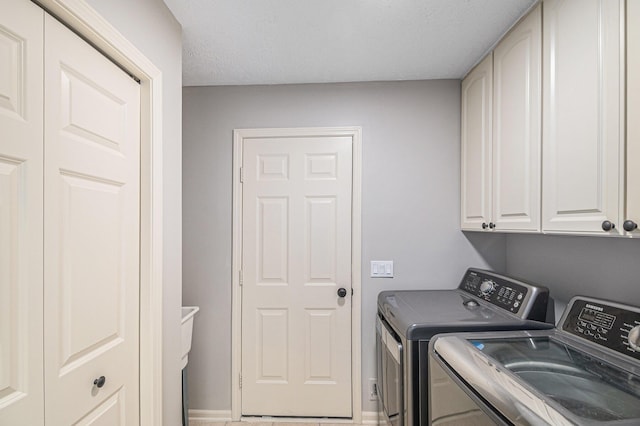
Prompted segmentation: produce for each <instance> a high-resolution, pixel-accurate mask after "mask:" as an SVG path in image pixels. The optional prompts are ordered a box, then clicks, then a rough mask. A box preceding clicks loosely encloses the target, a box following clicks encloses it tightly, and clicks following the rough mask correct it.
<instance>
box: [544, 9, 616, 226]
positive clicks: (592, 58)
mask: <svg viewBox="0 0 640 426" xmlns="http://www.w3.org/2000/svg"><path fill="white" fill-rule="evenodd" d="M621 5H622V2H620V1H618V0H546V1H545V2H544V8H543V9H544V12H543V13H544V19H543V22H544V28H543V40H544V45H543V63H544V64H545V67H544V71H543V81H544V88H543V93H544V95H543V188H542V193H543V194H544V199H543V230H545V231H561V232H581V233H584V232H594V233H604V232H605V231H603V229H602V223H603V221H606V220H609V221H611V222H616V221H617V220H618V214H619V189H620V168H619V160H620V153H621V151H620V150H621V136H622V132H621V124H622V123H621V119H622V116H621V100H622V98H621V89H622V82H621V78H620V73H621V59H622V57H621ZM612 232H614V233H615V232H616V230H614V231H612Z"/></svg>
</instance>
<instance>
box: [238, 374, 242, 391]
mask: <svg viewBox="0 0 640 426" xmlns="http://www.w3.org/2000/svg"><path fill="white" fill-rule="evenodd" d="M238 377H239V378H240V382H239V384H240V389H242V373H240V374H238Z"/></svg>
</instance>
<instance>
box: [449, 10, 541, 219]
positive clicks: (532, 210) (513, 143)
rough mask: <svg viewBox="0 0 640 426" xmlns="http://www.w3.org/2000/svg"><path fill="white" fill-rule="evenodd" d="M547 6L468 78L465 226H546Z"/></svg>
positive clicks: (464, 118) (464, 127)
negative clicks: (544, 13)
mask: <svg viewBox="0 0 640 426" xmlns="http://www.w3.org/2000/svg"><path fill="white" fill-rule="evenodd" d="M541 26H542V24H541V11H540V6H538V7H536V8H535V9H534V10H532V11H531V13H530V14H529V15H527V17H526V18H525V19H523V20H522V21H521V22H519V23H518V24H517V25H516V26H515V27H514V28H513V29H512V30H511V31H510V32H509V33H508V34H507V36H506V37H505V38H504V39H503V40H502V41H501V42H500V44H499V45H498V46H497V47H496V49H495V50H494V52H493V54H492V55H491V54H490V55H489V56H487V57H486V58H485V59H484V60H483V61H482V62H481V63H480V64H479V65H478V66H477V67H476V68H474V69H473V70H472V71H471V72H470V73H469V75H467V77H466V78H465V79H464V80H463V82H462V134H461V139H462V164H461V170H462V179H461V182H462V187H461V193H462V200H461V206H462V217H461V226H462V229H466V230H483V229H484V230H488V231H491V230H497V231H539V230H540V213H539V212H540V117H541V111H540V107H541V106H540V105H541V102H540V96H541V63H540V59H541Z"/></svg>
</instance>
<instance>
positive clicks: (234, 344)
mask: <svg viewBox="0 0 640 426" xmlns="http://www.w3.org/2000/svg"><path fill="white" fill-rule="evenodd" d="M323 136H327V137H330V136H331V137H336V136H348V137H351V141H352V153H353V158H352V174H353V176H352V179H353V180H352V189H351V203H352V206H351V208H352V210H351V278H352V289H353V295H352V298H351V404H352V422H353V423H358V424H359V423H362V384H361V383H362V379H361V376H362V372H361V365H362V363H361V362H360V360H361V340H362V335H361V334H362V333H361V311H362V305H361V303H362V297H361V281H362V271H361V263H362V259H361V258H362V231H361V229H362V219H361V204H362V202H361V193H362V129H361V128H360V127H305V128H268V129H235V130H234V131H233V202H232V204H233V213H232V222H233V223H232V227H233V231H232V233H233V236H232V254H231V271H232V272H231V275H232V277H231V288H232V290H231V294H232V297H231V299H232V301H231V418H232V419H233V420H234V421H239V420H240V419H241V417H242V390H241V388H240V374H241V372H242V289H241V286H240V270H241V268H242V185H241V182H240V173H241V167H242V160H243V158H242V151H243V146H244V144H243V141H244V139H246V138H277V137H323Z"/></svg>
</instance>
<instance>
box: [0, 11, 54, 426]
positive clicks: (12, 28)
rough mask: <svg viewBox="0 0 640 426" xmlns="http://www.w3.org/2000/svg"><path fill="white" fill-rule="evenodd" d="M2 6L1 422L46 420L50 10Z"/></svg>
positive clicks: (0, 149)
mask: <svg viewBox="0 0 640 426" xmlns="http://www.w3.org/2000/svg"><path fill="white" fill-rule="evenodd" d="M0 11H1V12H0V425H39V424H42V422H43V404H44V402H43V389H42V356H43V351H42V159H43V155H42V123H43V122H42V96H43V92H42V82H43V79H42V51H43V50H42V42H43V34H42V32H43V28H42V20H43V16H44V13H43V11H42V9H40V8H38V7H37V6H35V5H34V4H33V3H31V2H30V1H16V0H0Z"/></svg>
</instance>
